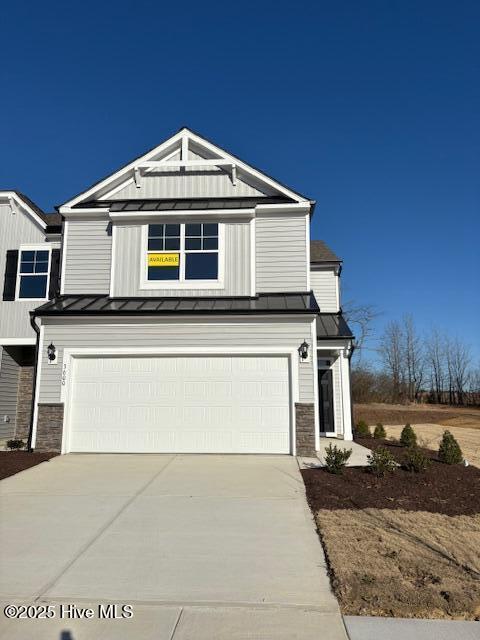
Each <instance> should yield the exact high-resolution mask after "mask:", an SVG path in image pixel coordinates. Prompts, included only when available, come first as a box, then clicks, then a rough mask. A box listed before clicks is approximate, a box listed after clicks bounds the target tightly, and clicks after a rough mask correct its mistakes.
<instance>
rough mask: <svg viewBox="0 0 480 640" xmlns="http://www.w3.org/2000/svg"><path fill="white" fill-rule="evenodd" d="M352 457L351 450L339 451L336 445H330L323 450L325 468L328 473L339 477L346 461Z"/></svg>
mask: <svg viewBox="0 0 480 640" xmlns="http://www.w3.org/2000/svg"><path fill="white" fill-rule="evenodd" d="M351 455H352V450H351V449H339V448H338V447H337V445H336V444H335V445H333V446H332V444H331V443H330V444H329V445H328V447H327V448H326V449H325V467H326V469H327V471H328V472H329V473H336V474H337V475H340V474H341V473H343V470H344V469H345V467H346V465H347V460H348V459H349V458H350V456H351Z"/></svg>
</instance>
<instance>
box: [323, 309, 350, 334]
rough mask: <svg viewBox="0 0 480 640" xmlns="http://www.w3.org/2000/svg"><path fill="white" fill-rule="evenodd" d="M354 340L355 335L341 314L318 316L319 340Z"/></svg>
mask: <svg viewBox="0 0 480 640" xmlns="http://www.w3.org/2000/svg"><path fill="white" fill-rule="evenodd" d="M327 338H353V333H352V331H351V329H350V327H349V326H348V324H347V323H346V321H345V318H344V317H343V316H342V314H341V313H319V314H318V315H317V339H318V340H325V339H327Z"/></svg>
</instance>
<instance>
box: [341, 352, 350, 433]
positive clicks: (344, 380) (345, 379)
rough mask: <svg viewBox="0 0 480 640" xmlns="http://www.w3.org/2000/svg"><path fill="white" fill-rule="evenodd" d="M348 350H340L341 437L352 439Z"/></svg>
mask: <svg viewBox="0 0 480 640" xmlns="http://www.w3.org/2000/svg"><path fill="white" fill-rule="evenodd" d="M348 355H349V350H348V349H347V348H346V349H342V350H341V351H340V356H339V360H340V380H341V385H342V409H343V411H342V413H343V439H344V440H353V432H352V405H351V397H350V362H349V358H348Z"/></svg>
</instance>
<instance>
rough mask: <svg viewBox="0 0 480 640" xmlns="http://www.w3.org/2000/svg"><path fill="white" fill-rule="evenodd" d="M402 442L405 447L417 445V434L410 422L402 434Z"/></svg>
mask: <svg viewBox="0 0 480 640" xmlns="http://www.w3.org/2000/svg"><path fill="white" fill-rule="evenodd" d="M400 444H401V445H402V446H404V447H416V446H417V434H416V433H415V431H414V430H413V429H412V427H411V426H410V425H409V424H406V425H405V426H404V427H403V429H402V433H401V434H400Z"/></svg>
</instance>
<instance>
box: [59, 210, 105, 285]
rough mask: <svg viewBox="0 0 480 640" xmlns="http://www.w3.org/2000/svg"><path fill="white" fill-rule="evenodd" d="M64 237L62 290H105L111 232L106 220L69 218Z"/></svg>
mask: <svg viewBox="0 0 480 640" xmlns="http://www.w3.org/2000/svg"><path fill="white" fill-rule="evenodd" d="M65 238H66V243H65V244H64V252H65V256H64V257H63V258H62V259H64V260H65V267H64V269H63V273H64V280H63V283H62V286H63V292H64V293H66V294H68V293H71V294H80V293H98V294H101V293H109V292H110V270H111V257H112V233H111V224H110V223H109V222H108V220H69V221H68V223H67V225H66V228H65Z"/></svg>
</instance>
